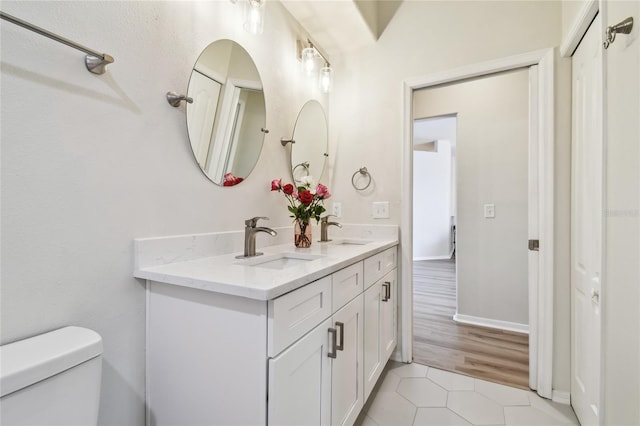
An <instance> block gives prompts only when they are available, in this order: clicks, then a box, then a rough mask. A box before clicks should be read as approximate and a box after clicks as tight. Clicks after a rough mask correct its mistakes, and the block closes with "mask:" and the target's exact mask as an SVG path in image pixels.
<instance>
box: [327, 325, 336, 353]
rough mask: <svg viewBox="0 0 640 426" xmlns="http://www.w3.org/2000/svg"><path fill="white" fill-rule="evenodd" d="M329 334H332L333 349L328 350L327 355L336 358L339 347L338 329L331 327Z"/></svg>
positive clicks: (331, 344)
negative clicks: (337, 344) (337, 345)
mask: <svg viewBox="0 0 640 426" xmlns="http://www.w3.org/2000/svg"><path fill="white" fill-rule="evenodd" d="M329 335H330V336H331V343H330V346H331V347H332V348H333V349H329V351H328V354H327V355H328V356H329V358H335V357H336V355H337V354H336V349H337V348H336V329H335V328H330V329H329Z"/></svg>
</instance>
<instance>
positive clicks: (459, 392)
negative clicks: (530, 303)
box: [356, 361, 579, 426]
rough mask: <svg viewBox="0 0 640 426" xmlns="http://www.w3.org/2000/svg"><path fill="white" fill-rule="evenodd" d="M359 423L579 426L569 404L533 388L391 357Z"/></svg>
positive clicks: (382, 425)
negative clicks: (403, 362) (404, 362)
mask: <svg viewBox="0 0 640 426" xmlns="http://www.w3.org/2000/svg"><path fill="white" fill-rule="evenodd" d="M356 425H358V426H401V425H413V426H445V425H461V426H462V425H466V426H469V425H512V426H519V425H531V426H555V425H579V423H578V420H577V419H576V416H575V414H574V413H573V410H572V409H571V407H570V406H568V405H563V404H558V403H555V402H552V401H550V400H547V399H544V398H541V397H539V396H538V395H537V394H535V393H534V392H530V391H525V390H522V389H516V388H512V387H508V386H504V385H499V384H496V383H491V382H487V381H484V380H480V379H474V378H472V377H467V376H463V375H460V374H455V373H450V372H448V371H443V370H438V369H436V368H433V367H427V366H425V365H420V364H415V363H414V364H402V363H398V362H394V361H389V364H388V365H387V368H386V369H385V371H384V372H383V374H382V377H381V378H380V381H379V384H378V385H377V386H376V389H374V391H373V393H372V394H371V396H370V398H369V400H368V401H367V404H366V405H365V407H364V409H363V410H362V414H361V415H360V417H359V418H358V420H357V421H356Z"/></svg>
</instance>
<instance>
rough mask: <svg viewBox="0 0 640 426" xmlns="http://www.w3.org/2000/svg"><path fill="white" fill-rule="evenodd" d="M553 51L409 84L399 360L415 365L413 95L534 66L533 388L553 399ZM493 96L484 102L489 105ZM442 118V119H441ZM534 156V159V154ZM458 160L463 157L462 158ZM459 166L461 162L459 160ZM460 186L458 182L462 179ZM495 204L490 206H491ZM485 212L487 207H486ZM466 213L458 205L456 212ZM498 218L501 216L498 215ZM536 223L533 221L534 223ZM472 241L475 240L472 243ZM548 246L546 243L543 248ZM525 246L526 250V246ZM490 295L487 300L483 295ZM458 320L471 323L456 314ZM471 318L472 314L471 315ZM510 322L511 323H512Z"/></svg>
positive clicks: (530, 308)
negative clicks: (437, 87)
mask: <svg viewBox="0 0 640 426" xmlns="http://www.w3.org/2000/svg"><path fill="white" fill-rule="evenodd" d="M553 57H554V54H553V50H551V49H548V50H542V51H535V52H530V53H527V54H522V55H517V56H513V57H508V58H504V59H501V60H494V61H489V62H486V63H479V64H475V65H469V66H465V67H461V68H458V69H454V70H450V71H447V72H443V73H436V74H432V75H428V76H425V77H420V78H415V79H412V80H408V81H405V85H404V88H405V90H404V94H405V95H404V116H405V121H404V123H405V124H404V138H403V139H404V156H403V173H402V176H403V185H402V187H403V198H404V199H405V200H407V201H406V204H407V207H408V209H406V211H404V212H403V216H402V220H401V241H402V243H401V252H402V254H401V256H402V287H401V295H402V299H401V324H402V327H401V360H402V361H404V362H412V360H413V349H414V348H413V326H414V324H413V259H412V256H413V235H412V224H413V220H414V217H413V197H412V194H413V146H412V144H413V139H412V136H413V135H412V133H413V129H412V120H411V117H413V116H414V115H413V113H414V111H413V109H414V105H413V96H414V92H415V91H416V90H419V89H424V88H430V87H436V86H441V85H446V84H454V83H458V82H462V81H467V80H469V79H473V78H476V77H482V76H488V75H491V74H496V73H499V72H502V71H509V70H515V69H521V68H527V67H532V66H533V67H532V71H531V73H530V82H529V90H530V93H531V97H530V99H531V100H532V103H531V106H530V114H531V115H530V117H529V122H530V123H533V125H532V126H531V129H530V138H529V139H530V140H532V141H534V142H535V144H534V146H530V147H529V161H530V162H531V164H533V166H532V167H529V170H530V171H531V170H532V169H533V170H534V171H535V173H534V174H533V176H532V177H531V176H530V179H529V181H530V182H534V183H535V187H534V190H533V191H532V190H531V188H529V191H528V192H529V195H530V197H529V200H532V202H530V203H529V210H530V211H529V212H528V216H529V223H530V224H531V223H535V224H536V226H535V227H531V228H530V229H529V230H528V238H529V240H530V241H533V242H534V243H537V242H538V241H541V243H540V245H539V251H538V250H537V249H536V248H537V247H538V245H537V244H533V245H531V246H532V248H533V249H534V250H532V251H530V252H529V253H528V256H529V262H528V268H529V271H528V281H529V292H530V293H529V294H530V295H533V296H532V297H529V303H528V312H529V316H530V318H529V321H528V323H529V333H530V334H529V365H530V366H529V371H530V374H529V377H530V382H529V387H530V388H531V389H535V390H537V392H538V393H539V394H540V395H541V396H544V397H547V398H550V397H551V396H552V364H553V356H552V354H553V282H554V275H553V273H554V250H553V244H552V243H550V242H553V241H554V189H553V182H554V172H553V164H554V149H553V148H554V119H553V117H554V108H553V106H554V102H553V100H554V95H553V79H554V74H553V63H554V59H553ZM491 99H493V95H491V96H488V97H486V101H487V102H489V101H491ZM439 115H441V114H439ZM532 153H534V154H535V155H532ZM458 160H460V159H459V157H458ZM458 164H459V166H460V161H459V163H458ZM458 182H459V183H460V179H458ZM488 204H491V203H488ZM483 207H484V206H483ZM461 210H462V208H461V206H460V205H458V213H460V211H461ZM496 214H498V211H496ZM532 218H534V219H535V220H532ZM456 235H457V236H456V259H459V257H460V256H461V254H462V249H461V248H460V244H461V241H462V240H461V238H463V237H461V236H462V235H464V232H463V229H462V227H461V223H460V221H459V220H458V222H457V233H456ZM470 241H472V239H471V240H470ZM544 242H547V244H544ZM521 244H524V245H525V246H526V244H527V242H526V241H524V242H522V243H521ZM485 296H486V295H485ZM456 316H457V317H458V320H461V321H464V320H467V319H469V318H467V317H463V316H462V315H456ZM471 316H473V315H471ZM504 322H505V321H502V322H501V321H497V322H494V324H493V325H504V324H503V323H504ZM506 322H509V321H508V320H507V321H506Z"/></svg>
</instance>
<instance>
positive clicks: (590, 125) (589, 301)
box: [571, 15, 603, 425]
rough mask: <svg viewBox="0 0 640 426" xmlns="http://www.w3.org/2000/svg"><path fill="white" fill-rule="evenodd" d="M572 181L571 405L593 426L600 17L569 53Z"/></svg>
mask: <svg viewBox="0 0 640 426" xmlns="http://www.w3.org/2000/svg"><path fill="white" fill-rule="evenodd" d="M572 85H573V89H572V91H573V106H572V109H573V132H572V133H573V137H572V155H571V156H572V183H571V198H572V199H571V336H572V337H571V340H572V342H571V370H572V374H571V403H572V405H573V408H574V410H575V412H576V415H577V416H578V419H579V420H580V423H581V424H583V425H592V424H593V425H595V424H598V418H599V411H600V407H599V400H600V290H601V274H602V243H603V240H602V220H603V214H602V208H603V204H602V191H603V177H602V165H603V143H602V120H603V118H602V111H603V107H602V105H603V104H602V100H603V99H602V43H601V41H600V15H598V16H596V19H595V20H594V21H593V22H592V24H591V27H590V28H589V30H588V31H587V34H586V35H585V36H584V38H583V39H582V41H581V42H580V45H579V46H578V49H577V50H576V52H575V53H574V55H573V77H572Z"/></svg>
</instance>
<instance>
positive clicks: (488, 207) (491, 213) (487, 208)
mask: <svg viewBox="0 0 640 426" xmlns="http://www.w3.org/2000/svg"><path fill="white" fill-rule="evenodd" d="M484 217H486V218H489V219H492V218H494V217H496V205H495V204H485V205H484Z"/></svg>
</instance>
